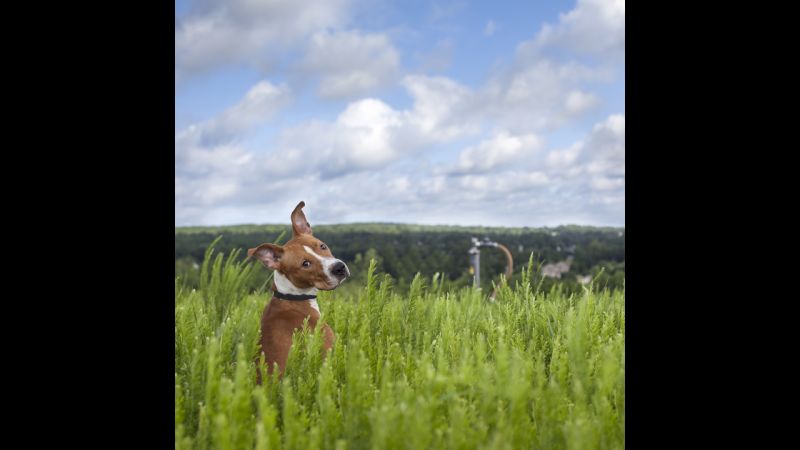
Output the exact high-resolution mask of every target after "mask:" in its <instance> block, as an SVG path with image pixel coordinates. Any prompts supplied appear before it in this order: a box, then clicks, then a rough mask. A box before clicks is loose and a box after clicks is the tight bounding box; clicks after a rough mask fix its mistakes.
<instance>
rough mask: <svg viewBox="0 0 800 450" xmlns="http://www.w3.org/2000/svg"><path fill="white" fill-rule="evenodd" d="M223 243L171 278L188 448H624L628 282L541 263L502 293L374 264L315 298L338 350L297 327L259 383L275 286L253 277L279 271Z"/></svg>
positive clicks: (181, 435) (179, 445)
mask: <svg viewBox="0 0 800 450" xmlns="http://www.w3.org/2000/svg"><path fill="white" fill-rule="evenodd" d="M211 256H213V255H209V256H207V258H206V262H205V263H204V264H203V267H202V273H201V285H200V287H199V288H198V289H196V290H192V289H187V288H185V287H183V286H182V283H181V281H180V280H178V279H176V282H175V448H176V449H212V448H213V449H252V448H257V449H278V448H281V449H298V450H301V449H302V450H306V449H316V448H330V449H395V448H408V449H449V448H453V449H471V448H493V449H516V448H566V449H594V448H624V444H625V434H624V426H625V331H624V330H625V293H624V290H617V291H613V292H610V291H595V290H593V289H586V290H585V292H583V293H582V294H580V295H572V296H567V295H565V294H563V293H560V292H559V291H558V290H557V289H553V290H551V291H549V292H542V291H541V290H540V289H538V288H537V286H536V285H537V284H538V283H536V282H535V280H536V279H537V278H536V274H534V273H531V272H532V271H531V270H530V267H531V266H530V265H529V266H528V270H525V271H523V273H522V274H521V277H519V279H516V280H513V282H512V283H511V286H509V285H506V284H503V285H501V286H500V288H499V289H498V295H497V301H495V302H489V301H487V300H486V298H485V293H484V294H481V292H480V291H477V290H474V289H469V288H464V289H460V290H458V291H453V292H448V291H447V289H446V288H445V287H444V286H443V285H442V284H441V283H440V282H439V281H438V280H437V278H436V277H433V279H431V280H424V279H422V278H421V277H418V278H416V279H415V280H414V282H413V283H412V286H411V289H410V292H409V293H408V294H404V295H403V296H401V295H400V294H398V293H396V292H395V291H394V290H393V288H392V283H391V280H390V279H389V278H388V277H386V276H382V275H380V274H377V273H375V272H374V266H372V267H371V268H370V270H369V273H368V276H367V282H366V285H364V286H347V287H348V288H349V289H343V290H342V291H338V290H337V291H332V292H324V293H321V295H320V297H319V300H318V302H319V306H320V309H321V311H322V320H323V321H327V322H328V323H329V324H330V325H331V327H332V328H333V329H334V331H335V333H336V343H335V345H334V348H333V349H332V351H331V353H330V354H329V355H328V357H327V358H325V359H323V358H321V356H320V351H319V350H320V346H321V339H320V336H319V334H318V333H309V332H303V333H299V334H298V335H297V336H296V338H295V339H296V340H295V344H294V345H293V348H292V352H291V354H290V357H289V362H288V367H287V371H286V376H285V377H284V378H283V379H282V380H281V381H276V380H267V381H266V382H265V383H264V385H263V386H256V385H255V366H254V361H253V357H254V356H255V355H257V354H258V344H257V342H258V336H259V333H260V330H259V326H260V317H261V312H262V310H263V308H264V306H265V304H266V302H267V301H268V300H269V296H268V294H261V295H252V294H249V293H248V292H247V288H246V287H245V284H244V282H243V280H245V279H246V278H247V277H248V276H252V272H253V271H260V272H263V275H264V277H265V279H266V277H267V275H268V273H267V272H266V271H265V270H264V269H263V267H261V266H256V265H255V264H244V263H236V262H233V260H232V259H231V260H230V261H231V262H228V260H227V259H226V260H223V258H222V255H216V257H215V258H212V257H211ZM345 284H346V283H345Z"/></svg>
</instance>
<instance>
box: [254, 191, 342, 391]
mask: <svg viewBox="0 0 800 450" xmlns="http://www.w3.org/2000/svg"><path fill="white" fill-rule="evenodd" d="M305 205H306V204H305V202H300V203H299V204H298V205H297V206H296V207H295V208H294V211H292V215H291V220H292V239H291V240H289V241H288V242H286V244H284V245H283V246H280V245H275V244H261V245H259V246H258V247H256V248H251V249H249V250H248V251H247V256H248V258H255V259H257V260H258V261H260V262H261V264H263V265H264V267H266V268H267V269H269V270H273V271H274V276H273V282H272V290H273V295H272V298H271V299H270V301H269V303H267V306H266V307H265V308H264V312H263V314H262V316H261V351H262V352H263V353H264V357H265V362H266V363H267V373H268V374H270V375H271V374H272V373H273V371H274V369H275V366H276V365H277V367H278V369H279V376H280V377H282V376H283V373H284V371H285V369H286V359H287V358H288V356H289V349H290V348H291V346H292V333H293V332H294V331H295V330H298V329H302V327H303V321H304V320H305V319H306V317H308V326H309V328H310V329H312V330H313V329H315V328H316V326H317V321H318V320H319V318H320V311H319V306H318V305H317V292H318V291H320V290H322V291H329V290H333V289H335V288H336V287H337V286H339V285H340V284H342V282H344V280H346V279H347V278H348V277H349V276H350V269H348V267H347V265H346V264H345V263H344V262H343V261H341V260H339V259H337V258H336V257H334V256H333V254H332V253H331V250H330V249H329V248H328V246H327V245H326V244H325V243H324V242H322V241H321V240H319V239H317V238H315V237H314V236H313V235H312V232H311V225H309V224H308V221H307V220H306V216H305V214H304V213H303V207H305ZM323 338H324V342H323V352H324V353H325V354H327V351H328V350H329V349H330V348H331V347H332V346H333V342H334V339H335V335H334V334H333V330H332V329H331V327H329V326H328V325H327V324H326V325H325V326H324V328H323ZM256 382H257V383H258V384H261V368H260V367H259V368H258V370H257V375H256Z"/></svg>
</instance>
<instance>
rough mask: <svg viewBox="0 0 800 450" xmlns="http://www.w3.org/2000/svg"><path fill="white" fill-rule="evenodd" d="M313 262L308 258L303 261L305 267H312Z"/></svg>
mask: <svg viewBox="0 0 800 450" xmlns="http://www.w3.org/2000/svg"><path fill="white" fill-rule="evenodd" d="M310 266H311V263H310V262H309V261H308V260H305V261H303V267H310Z"/></svg>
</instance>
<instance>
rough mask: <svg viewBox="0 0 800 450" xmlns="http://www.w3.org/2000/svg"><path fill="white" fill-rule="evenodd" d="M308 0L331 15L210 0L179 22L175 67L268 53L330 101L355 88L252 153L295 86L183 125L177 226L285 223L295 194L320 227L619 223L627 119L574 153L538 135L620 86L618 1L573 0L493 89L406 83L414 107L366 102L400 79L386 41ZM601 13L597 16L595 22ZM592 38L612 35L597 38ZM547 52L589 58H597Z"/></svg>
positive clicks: (493, 76) (255, 91)
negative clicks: (324, 114)
mask: <svg viewBox="0 0 800 450" xmlns="http://www.w3.org/2000/svg"><path fill="white" fill-rule="evenodd" d="M305 3H306V5H311V4H317V5H321V7H322V9H323V10H326V11H327V13H322V14H318V13H317V12H314V11H307V10H305V9H306V7H305V6H301V7H298V6H296V2H289V1H285V0H279V1H274V2H271V3H269V4H266V3H263V4H262V3H258V4H257V2H255V1H245V0H236V1H234V2H232V3H231V7H230V8H223V7H220V6H216V5H215V4H213V5H212V4H210V3H209V4H207V5H205V6H204V7H201V8H198V9H197V10H195V11H193V12H192V13H191V14H190V15H188V16H187V17H186V19H185V20H184V21H183V22H182V23H181V24H179V25H176V76H177V75H178V74H179V72H181V71H182V72H184V73H186V74H193V73H199V72H201V71H202V70H206V69H208V68H213V67H217V66H220V65H222V64H225V63H233V64H239V63H248V64H250V63H253V64H255V63H257V61H272V62H273V63H275V64H278V65H284V66H286V67H290V68H295V69H300V71H301V72H303V73H302V74H301V75H304V76H310V77H311V78H312V79H314V80H316V79H318V80H319V84H318V87H317V89H318V94H319V95H320V96H323V97H329V98H339V99H341V98H350V97H353V99H352V100H349V101H348V103H347V104H346V106H344V107H342V108H341V110H339V113H338V115H336V116H335V117H333V118H332V119H328V120H318V119H312V120H306V121H303V122H300V123H297V124H295V125H293V126H291V127H289V128H284V129H282V130H277V133H276V134H275V137H274V138H272V140H271V141H268V142H266V143H265V144H266V145H264V144H262V143H261V142H260V143H259V144H260V147H261V148H254V147H255V146H254V145H253V144H252V143H249V144H248V143H247V142H246V141H245V138H246V136H247V135H248V133H250V131H252V130H254V129H255V128H257V127H259V126H260V125H261V124H263V123H265V122H266V121H268V120H269V119H270V118H271V117H273V116H274V115H275V114H276V112H277V111H280V109H281V108H283V107H284V106H285V105H287V104H288V103H289V101H290V99H291V96H292V95H291V93H290V91H289V89H288V88H287V87H286V86H285V85H280V86H276V85H273V84H270V83H268V82H262V83H260V84H259V85H256V86H254V87H253V88H252V89H251V90H250V91H249V92H248V93H247V94H245V95H244V96H243V98H242V100H241V101H240V102H238V103H237V104H236V105H234V106H232V107H230V108H228V109H227V110H225V111H224V112H222V113H220V114H219V115H217V116H216V117H214V118H211V119H209V120H207V121H204V122H200V123H196V124H194V125H192V126H190V127H187V128H185V129H183V130H181V131H180V132H178V133H176V178H175V192H176V223H177V224H215V223H223V222H224V223H231V222H237V221H238V222H250V223H253V222H255V223H259V222H260V223H264V222H272V223H275V222H278V223H283V222H285V220H286V219H287V217H288V212H289V211H291V209H292V208H293V207H294V205H296V203H297V201H299V200H301V199H302V200H305V201H306V202H307V204H308V205H309V208H308V214H309V219H310V220H311V221H312V222H313V223H325V222H328V223H330V222H344V221H353V220H362V221H363V220H401V221H405V222H418V223H454V222H460V223H463V224H467V223H472V224H486V225H545V224H546V225H555V224H559V223H564V222H565V221H567V220H568V221H573V222H576V221H577V222H584V223H595V224H618V225H619V224H621V222H620V221H619V218H620V217H622V218H623V220H624V189H625V182H624V175H625V140H624V131H625V126H624V124H625V118H624V114H618V115H612V116H609V117H607V118H606V119H605V120H603V121H601V122H600V123H597V124H596V125H595V126H594V127H593V128H592V129H591V131H590V132H588V133H586V135H585V136H582V139H581V140H580V141H576V142H574V143H573V144H572V145H569V146H566V147H560V148H557V149H548V150H549V151H545V148H544V144H543V139H542V138H541V137H540V136H547V135H546V134H545V133H546V132H548V131H552V130H553V129H556V128H558V127H559V126H561V125H563V124H565V123H569V122H570V121H573V120H574V119H576V118H579V117H581V116H583V115H585V114H586V113H587V112H590V111H593V110H594V109H595V108H597V107H598V106H601V105H602V102H601V99H600V97H599V96H598V93H597V91H595V90H594V89H593V86H592V85H593V84H596V83H608V82H613V81H615V73H614V70H616V68H617V67H618V66H612V65H604V64H603V63H606V62H609V61H610V60H613V59H614V58H617V57H619V56H620V54H621V56H622V58H623V60H624V2H622V3H621V5H622V7H621V17H622V22H620V21H619V16H620V14H619V13H620V9H619V8H618V7H616V6H614V5H619V4H620V3H611V4H608V5H601V4H600V3H598V2H596V1H579V2H578V5H577V6H576V7H575V9H573V11H570V12H569V13H567V14H564V15H562V16H561V18H560V20H559V21H558V23H556V24H555V25H550V26H546V27H544V28H543V29H542V30H541V31H540V33H538V34H537V35H536V36H535V37H534V38H533V39H532V40H530V41H528V42H526V43H523V44H522V45H520V46H519V47H518V49H517V53H516V54H515V57H514V59H513V61H511V63H510V64H508V65H507V66H498V68H496V69H495V70H493V71H492V72H491V73H489V74H488V76H487V81H486V82H484V83H483V84H479V85H473V86H472V87H470V86H467V85H465V84H462V83H460V82H458V81H456V80H454V79H452V78H448V77H444V76H426V75H421V74H414V75H408V76H405V77H402V78H400V80H401V81H400V86H402V87H403V88H405V90H406V92H407V94H408V95H409V97H410V98H411V100H412V102H411V105H410V106H408V107H398V106H397V105H394V106H393V104H392V102H390V101H388V100H386V99H380V98H375V97H371V96H374V95H375V92H374V91H375V90H377V89H379V88H381V87H385V86H387V83H389V84H391V83H393V82H396V81H397V79H398V78H399V77H400V73H401V72H402V68H401V63H400V60H401V58H400V54H399V52H398V51H397V49H396V48H395V47H394V46H393V44H392V42H391V41H390V40H389V38H388V37H387V36H388V34H383V33H381V32H374V31H373V32H365V31H357V30H351V31H343V26H345V25H348V24H347V19H348V17H347V16H348V12H347V11H346V6H348V4H349V2H345V1H334V2H319V3H317V2H316V1H307V2H305ZM615 8H616V9H615ZM289 10H291V11H289ZM325 14H328V16H325ZM592 14H595V15H597V18H598V22H600V23H598V24H591V23H589V22H590V21H589V20H588V19H589V18H591V15H592ZM620 23H622V28H621V29H620V28H619V24H620ZM484 32H485V34H486V35H487V36H490V35H492V34H494V33H495V32H496V24H494V22H493V21H489V22H488V23H487V24H486V28H485V29H484ZM592 33H595V34H596V33H601V34H602V35H600V36H598V37H597V38H596V39H595V41H592V39H591V38H590V35H591V34H592ZM603 33H606V34H603ZM179 35H180V36H179ZM179 37H180V39H181V41H180V42H178V41H179ZM195 46H197V47H198V48H195ZM289 48H294V50H292V51H296V50H303V51H304V53H303V55H302V59H301V60H299V61H298V60H295V61H291V63H290V64H284V63H286V60H285V59H282V58H281V57H280V53H281V52H283V51H284V50H286V49H289ZM550 50H559V51H560V50H568V51H571V52H578V53H584V54H590V55H592V56H596V57H598V58H600V59H601V64H600V65H592V64H589V63H588V62H587V61H586V60H583V61H582V62H578V61H577V60H569V59H563V58H561V56H563V55H564V53H560V52H554V53H553V54H551V53H548V52H549V51H550ZM620 52H621V53H620ZM451 53H452V44H451V43H450V41H446V40H443V41H440V45H438V46H437V48H436V50H435V52H434V53H432V54H431V55H429V56H430V58H432V59H430V58H429V59H430V60H426V61H422V62H423V63H425V64H424V65H426V66H425V67H427V68H430V67H433V66H436V67H440V66H441V67H446V65H447V64H448V63H447V60H448V59H449V58H450V57H451ZM557 56H558V57H557ZM604 58H605V59H604ZM622 62H623V64H624V61H622ZM437 65H438V66H437ZM429 66H430V67H429ZM612 68H613V69H614V70H612ZM290 80H291V78H290ZM365 95H367V96H368V97H366V98H364V97H363V96H365ZM487 130H489V131H487ZM456 145H457V147H456ZM444 147H446V148H447V149H448V150H453V149H461V152H460V153H458V154H457V156H451V157H450V159H451V160H450V161H444V162H441V161H436V162H433V161H434V160H431V162H428V161H427V160H426V158H425V156H426V152H440V151H441V149H442V148H444ZM454 147H455V148H454ZM441 155H442V154H441V153H438V154H437V156H441Z"/></svg>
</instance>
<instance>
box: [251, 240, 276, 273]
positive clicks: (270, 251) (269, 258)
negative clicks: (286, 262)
mask: <svg viewBox="0 0 800 450" xmlns="http://www.w3.org/2000/svg"><path fill="white" fill-rule="evenodd" d="M281 256H283V247H281V246H280V245H275V244H261V245H259V246H258V247H256V248H251V249H249V250H247V257H248V258H255V259H257V260H259V261H261V264H264V267H266V268H268V269H272V270H277V269H278V266H280V263H281Z"/></svg>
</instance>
